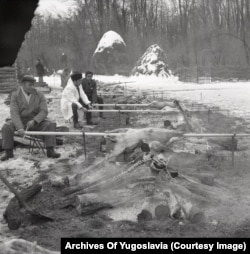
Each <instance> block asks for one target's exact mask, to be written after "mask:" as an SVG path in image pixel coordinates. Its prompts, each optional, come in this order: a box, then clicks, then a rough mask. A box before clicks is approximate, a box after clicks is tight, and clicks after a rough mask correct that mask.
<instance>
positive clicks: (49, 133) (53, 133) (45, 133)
mask: <svg viewBox="0 0 250 254" xmlns="http://www.w3.org/2000/svg"><path fill="white" fill-rule="evenodd" d="M16 134H17V132H16ZM121 134H122V133H112V132H111V133H105V132H84V135H85V136H119V135H121ZM25 135H26V136H83V132H80V131H71V132H62V131H59V132H56V131H26V132H25Z"/></svg>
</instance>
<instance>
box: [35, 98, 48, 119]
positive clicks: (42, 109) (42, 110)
mask: <svg viewBox="0 0 250 254" xmlns="http://www.w3.org/2000/svg"><path fill="white" fill-rule="evenodd" d="M47 115H48V107H47V102H46V99H45V97H44V95H43V94H40V102H39V113H38V114H37V115H36V116H35V117H33V119H34V120H35V121H36V122H37V123H40V122H42V121H43V120H44V119H45V118H46V117H47Z"/></svg>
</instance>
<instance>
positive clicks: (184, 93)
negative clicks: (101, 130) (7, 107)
mask: <svg viewBox="0 0 250 254" xmlns="http://www.w3.org/2000/svg"><path fill="white" fill-rule="evenodd" d="M94 78H95V79H96V80H97V81H101V82H104V83H118V84H119V85H124V86H126V87H127V89H128V90H129V89H132V90H136V92H137V93H138V94H140V93H142V92H145V91H146V92H147V93H149V94H151V95H153V91H160V92H159V93H158V96H159V97H160V98H161V97H162V94H163V96H164V98H171V99H174V98H176V99H178V100H180V101H183V100H188V101H190V102H194V103H202V104H204V105H207V106H209V107H213V106H214V107H219V108H220V109H222V110H228V111H229V112H230V114H232V115H234V116H238V117H243V118H245V119H246V120H247V121H249V123H250V82H213V83H207V84H195V83H183V82H179V81H178V79H177V78H176V77H174V76H172V77H170V78H159V77H147V76H146V77H145V76H132V77H125V76H120V75H114V76H101V75H95V76H94ZM45 81H46V82H47V83H48V84H49V86H51V87H53V88H58V89H60V77H59V76H58V75H55V76H53V75H52V76H50V77H45ZM154 95H155V96H157V93H154ZM0 103H1V102H0ZM0 105H1V104H0Z"/></svg>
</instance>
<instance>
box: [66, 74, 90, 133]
mask: <svg viewBox="0 0 250 254" xmlns="http://www.w3.org/2000/svg"><path fill="white" fill-rule="evenodd" d="M81 82H82V74H81V73H79V72H73V73H72V74H71V76H70V79H69V81H68V83H67V85H66V87H65V88H64V90H63V92H62V98H61V111H62V115H63V117H64V119H65V120H70V119H71V118H72V117H73V123H74V128H76V129H81V128H82V126H81V125H80V123H79V122H78V110H82V111H84V112H85V111H86V109H84V107H83V106H82V103H81V102H83V103H84V104H85V105H87V106H86V107H87V109H91V108H92V107H91V105H90V101H89V100H88V97H87V95H86V94H85V92H84V91H83V89H82V86H80V85H81Z"/></svg>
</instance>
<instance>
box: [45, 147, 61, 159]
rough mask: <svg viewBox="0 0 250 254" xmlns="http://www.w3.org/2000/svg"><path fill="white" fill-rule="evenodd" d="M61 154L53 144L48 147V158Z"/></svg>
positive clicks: (57, 156)
mask: <svg viewBox="0 0 250 254" xmlns="http://www.w3.org/2000/svg"><path fill="white" fill-rule="evenodd" d="M60 156H61V154H60V153H57V152H56V151H55V150H54V147H53V146H51V147H47V157H48V158H59V157H60Z"/></svg>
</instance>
